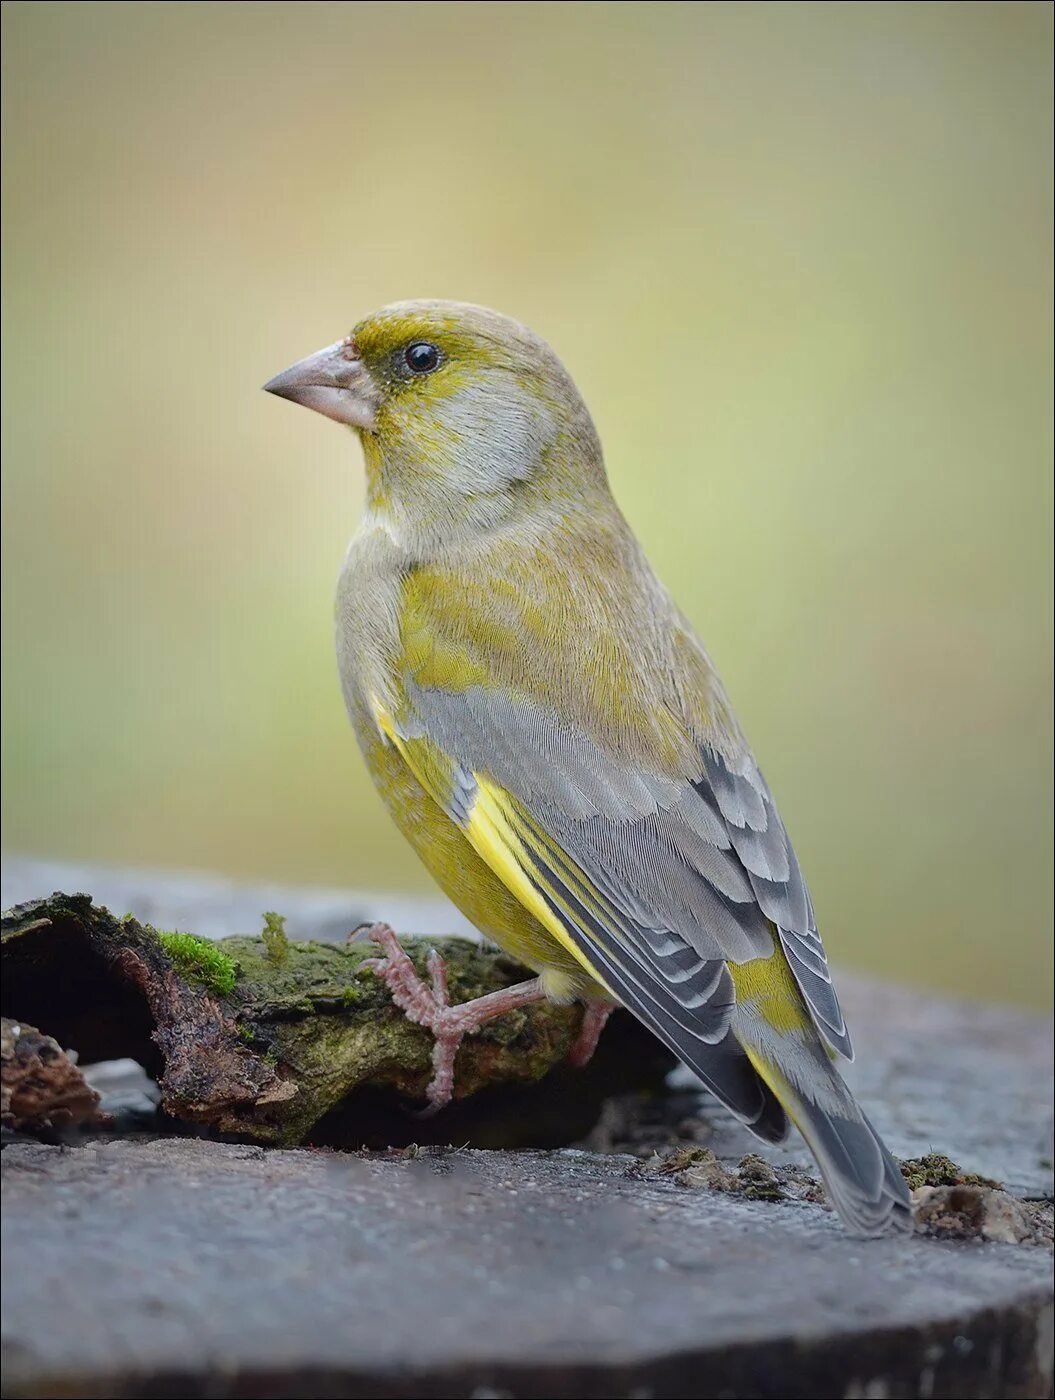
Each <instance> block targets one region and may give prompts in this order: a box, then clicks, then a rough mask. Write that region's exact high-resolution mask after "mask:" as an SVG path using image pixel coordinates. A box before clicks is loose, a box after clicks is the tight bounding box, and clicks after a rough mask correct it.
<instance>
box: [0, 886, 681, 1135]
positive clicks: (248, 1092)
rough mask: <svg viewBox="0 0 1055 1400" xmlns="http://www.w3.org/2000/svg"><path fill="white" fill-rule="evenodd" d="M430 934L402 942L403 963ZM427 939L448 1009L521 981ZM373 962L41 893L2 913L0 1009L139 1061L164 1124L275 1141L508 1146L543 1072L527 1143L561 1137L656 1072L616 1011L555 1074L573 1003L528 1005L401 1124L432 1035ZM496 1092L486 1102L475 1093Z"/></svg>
mask: <svg viewBox="0 0 1055 1400" xmlns="http://www.w3.org/2000/svg"><path fill="white" fill-rule="evenodd" d="M436 942H437V940H424V939H407V940H406V941H405V946H406V948H407V951H408V953H409V954H410V956H411V958H412V959H413V960H414V962H415V964H416V966H417V967H418V969H419V971H424V963H425V957H426V954H427V952H428V950H429V948H430V947H432V946H435V945H436ZM438 942H439V943H440V944H441V945H442V951H443V954H444V957H445V958H446V960H447V966H448V977H449V984H450V992H451V999H452V1001H454V1002H460V1001H467V1000H469V999H470V998H472V997H476V996H480V995H482V994H483V993H485V992H490V991H494V990H496V989H497V988H499V987H504V986H508V985H510V984H511V983H513V982H516V981H519V980H520V979H522V978H523V977H524V976H525V975H527V974H526V973H525V970H524V969H523V968H521V967H519V966H517V964H515V963H514V962H512V961H511V960H510V959H509V958H507V957H506V956H505V955H504V954H502V953H500V952H498V951H496V950H493V949H490V948H488V947H485V946H482V945H480V944H476V943H473V942H471V941H469V940H468V939H462V938H448V939H442V940H438ZM373 952H374V950H373V949H372V948H371V947H370V946H369V945H368V944H367V945H364V944H362V943H351V944H347V945H344V946H342V945H339V944H333V943H312V942H308V943H300V942H291V941H289V940H287V939H286V938H285V936H284V933H283V930H282V921H281V919H280V918H279V917H278V916H276V915H268V916H266V921H265V928H264V931H263V935H262V936H261V937H257V938H253V937H229V938H225V939H221V940H219V941H217V942H215V943H213V942H210V941H209V940H205V939H198V938H195V937H194V936H193V935H191V934H185V933H178V934H173V933H164V932H162V933H159V932H158V931H157V930H155V929H153V928H151V927H150V926H149V925H147V924H142V923H140V922H138V921H137V920H136V919H133V918H131V917H125V918H123V919H118V918H115V917H114V916H113V915H112V914H111V913H110V912H109V911H108V910H107V909H104V908H101V907H99V906H96V905H94V904H93V903H92V901H91V898H90V897H89V896H88V895H85V894H70V895H66V894H55V895H53V896H52V897H51V898H49V899H41V900H34V901H31V902H30V903H27V904H21V905H19V906H18V907H17V908H15V909H13V910H11V911H10V912H9V913H7V914H5V915H4V918H3V972H4V977H3V1010H4V1012H5V1014H8V1015H12V1016H18V1017H24V1018H26V1019H27V1020H32V1021H33V1023H34V1024H36V1025H39V1026H41V1027H42V1029H43V1030H44V1031H45V1032H46V1033H47V1034H49V1035H51V1036H54V1037H55V1038H56V1039H57V1040H58V1041H59V1042H60V1043H61V1044H63V1045H65V1046H69V1047H72V1048H74V1049H76V1050H77V1052H78V1054H79V1056H80V1058H81V1060H82V1062H90V1061H94V1060H103V1059H113V1058H117V1057H120V1056H129V1057H131V1058H132V1059H136V1060H138V1061H139V1062H140V1063H141V1064H142V1065H143V1066H144V1067H145V1068H146V1069H147V1071H148V1073H150V1074H152V1075H153V1076H154V1077H155V1078H156V1079H157V1080H158V1084H159V1087H160V1090H161V1107H162V1109H163V1111H164V1113H165V1114H167V1115H168V1116H169V1117H171V1118H173V1119H177V1120H180V1121H182V1122H184V1123H190V1124H197V1125H201V1126H203V1127H206V1128H208V1129H212V1130H214V1131H217V1132H220V1133H224V1134H233V1135H237V1136H238V1137H243V1138H250V1139H253V1140H254V1141H258V1142H271V1143H281V1144H293V1143H298V1142H304V1141H321V1142H330V1143H341V1144H348V1145H378V1143H379V1142H386V1143H387V1142H398V1141H399V1140H402V1141H404V1142H406V1141H419V1142H426V1141H455V1140H457V1139H458V1138H460V1137H461V1138H463V1140H472V1141H475V1142H481V1143H486V1142H489V1143H490V1144H491V1145H498V1143H501V1144H502V1145H512V1143H513V1142H515V1141H516V1132H515V1130H514V1129H512V1128H511V1127H510V1124H511V1123H514V1122H515V1120H516V1119H517V1118H518V1117H519V1116H520V1115H521V1113H522V1108H523V1105H522V1102H521V1100H520V1099H519V1098H518V1093H522V1092H523V1086H529V1085H533V1084H535V1083H536V1082H537V1081H539V1080H541V1079H542V1078H543V1077H546V1076H551V1080H550V1081H549V1082H548V1083H547V1095H546V1111H545V1114H544V1117H545V1118H546V1119H547V1121H546V1122H545V1123H543V1124H539V1123H538V1122H536V1123H535V1124H534V1126H533V1129H532V1133H531V1136H532V1138H533V1139H534V1140H535V1141H536V1142H537V1141H538V1140H539V1139H540V1138H541V1140H542V1141H543V1142H560V1141H569V1140H572V1139H573V1138H574V1137H575V1136H576V1135H578V1134H579V1133H581V1132H583V1131H586V1130H587V1129H588V1128H589V1126H590V1125H591V1123H592V1121H593V1119H594V1118H595V1117H596V1114H597V1112H598V1111H599V1109H600V1105H601V1102H602V1101H603V1098H604V1096H605V1093H606V1092H608V1091H609V1090H610V1089H611V1088H612V1086H613V1083H612V1076H613V1072H614V1074H615V1079H616V1082H617V1083H618V1084H619V1086H620V1087H623V1088H633V1087H639V1086H641V1085H643V1084H649V1083H651V1084H658V1083H659V1082H661V1080H662V1076H663V1074H664V1073H665V1071H666V1070H667V1068H668V1067H669V1065H670V1063H671V1061H670V1060H669V1058H668V1057H667V1056H666V1052H665V1051H663V1050H662V1049H661V1047H659V1046H658V1044H656V1042H654V1041H653V1040H652V1039H651V1037H648V1036H647V1034H646V1033H644V1032H642V1031H641V1030H640V1029H639V1028H637V1027H636V1023H634V1022H632V1021H631V1020H630V1018H629V1017H617V1018H613V1024H612V1027H610V1029H609V1031H607V1032H606V1036H605V1039H606V1040H607V1042H608V1045H607V1046H606V1047H605V1048H606V1051H607V1053H606V1054H602V1055H599V1057H598V1063H597V1065H596V1066H594V1067H592V1069H589V1070H587V1071H585V1072H576V1071H571V1070H568V1069H567V1068H566V1067H565V1066H564V1065H563V1062H564V1060H565V1057H566V1055H567V1051H568V1049H569V1047H570V1046H571V1044H572V1041H573V1039H574V1037H575V1035H576V1033H577V1031H578V1029H579V1025H580V1023H581V1016H582V1012H581V1009H580V1008H579V1007H578V1006H575V1005H569V1006H555V1005H551V1004H542V1005H539V1006H532V1007H529V1008H526V1009H524V1010H521V1011H516V1012H511V1013H509V1014H508V1015H505V1016H502V1017H500V1018H497V1019H496V1020H495V1021H493V1022H491V1023H490V1024H488V1025H487V1026H485V1027H484V1028H483V1029H482V1030H481V1031H480V1032H479V1033H478V1034H477V1035H474V1036H471V1037H469V1038H467V1040H466V1041H465V1043H464V1044H463V1046H462V1049H461V1050H460V1052H459V1055H458V1062H457V1072H456V1086H455V1095H456V1100H457V1101H456V1102H455V1103H454V1104H453V1105H451V1107H450V1108H448V1109H446V1110H444V1112H443V1113H442V1114H440V1115H438V1116H437V1118H436V1119H433V1120H422V1119H418V1118H411V1117H409V1116H408V1114H407V1113H406V1108H407V1107H409V1106H411V1105H414V1104H420V1103H421V1102H422V1101H423V1096H424V1090H425V1086H426V1084H427V1083H428V1081H429V1078H430V1076H431V1072H432V1068H431V1051H432V1038H431V1036H430V1034H429V1033H428V1032H427V1031H426V1030H424V1029H423V1028H421V1027H420V1026H417V1025H414V1024H412V1023H411V1022H409V1021H408V1020H407V1019H406V1018H405V1017H404V1016H403V1014H402V1012H401V1011H399V1010H398V1008H396V1007H395V1006H394V1005H393V1004H392V1001H391V999H390V997H389V994H388V990H387V988H386V987H385V985H384V983H383V982H382V981H381V980H380V979H379V978H377V977H375V976H373V974H372V973H371V972H370V971H369V970H368V969H364V968H363V967H362V963H363V961H364V959H365V958H367V957H369V956H371V955H372V953H373ZM554 1071H556V1073H554ZM517 1086H520V1088H519V1089H518V1087H517ZM499 1089H501V1090H502V1095H501V1102H496V1101H495V1099H494V1094H492V1095H491V1096H490V1097H489V1096H488V1095H487V1094H483V1095H482V1094H481V1091H484V1090H490V1091H497V1090H499ZM470 1100H473V1101H474V1104H473V1106H472V1107H471V1108H470V1107H469V1105H468V1101H470ZM484 1122H486V1123H489V1124H490V1127H484V1128H482V1127H481V1124H482V1123H484ZM511 1134H512V1136H510V1135H511Z"/></svg>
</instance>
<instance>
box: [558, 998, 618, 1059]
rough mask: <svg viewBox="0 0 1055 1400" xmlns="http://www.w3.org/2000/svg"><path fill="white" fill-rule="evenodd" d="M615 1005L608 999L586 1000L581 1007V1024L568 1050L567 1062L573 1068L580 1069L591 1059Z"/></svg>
mask: <svg viewBox="0 0 1055 1400" xmlns="http://www.w3.org/2000/svg"><path fill="white" fill-rule="evenodd" d="M614 1010H615V1007H614V1006H613V1005H612V1003H611V1002H610V1001H588V1002H587V1003H586V1005H585V1006H584V1007H583V1013H582V1025H581V1026H580V1028H579V1034H578V1035H577V1036H576V1038H575V1044H574V1045H573V1046H572V1047H571V1049H570V1050H569V1051H568V1063H569V1064H570V1065H572V1066H573V1067H574V1068H575V1069H582V1067H583V1066H584V1065H588V1064H589V1063H590V1061H591V1060H592V1059H593V1052H594V1051H595V1050H596V1049H597V1042H598V1041H599V1040H600V1038H601V1032H602V1031H603V1030H604V1028H605V1024H606V1022H607V1020H608V1018H609V1016H611V1014H612V1012H613V1011H614Z"/></svg>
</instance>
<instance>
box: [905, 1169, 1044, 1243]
mask: <svg viewBox="0 0 1055 1400" xmlns="http://www.w3.org/2000/svg"><path fill="white" fill-rule="evenodd" d="M912 1207H913V1216H914V1218H915V1222H916V1229H917V1230H918V1231H921V1232H922V1233H923V1234H926V1235H933V1236H934V1237H936V1238H938V1239H946V1240H948V1239H955V1240H988V1241H990V1242H991V1243H993V1244H1031V1245H1040V1246H1043V1247H1046V1248H1048V1249H1051V1247H1052V1207H1051V1202H1050V1201H1049V1202H1043V1201H1017V1200H1016V1199H1015V1197H1014V1196H1010V1195H1008V1193H1007V1192H1006V1191H1001V1190H997V1189H994V1188H993V1187H991V1186H977V1185H973V1184H964V1183H960V1184H958V1185H955V1186H919V1187H917V1188H916V1189H915V1190H914V1191H913V1193H912Z"/></svg>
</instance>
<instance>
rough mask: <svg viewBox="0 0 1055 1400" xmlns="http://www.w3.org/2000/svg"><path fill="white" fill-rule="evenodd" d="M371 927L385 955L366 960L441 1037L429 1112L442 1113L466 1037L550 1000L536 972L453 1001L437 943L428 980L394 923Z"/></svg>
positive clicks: (413, 1015)
mask: <svg viewBox="0 0 1055 1400" xmlns="http://www.w3.org/2000/svg"><path fill="white" fill-rule="evenodd" d="M365 932H366V934H367V937H368V938H370V940H371V941H372V942H373V943H375V944H376V945H377V947H378V949H379V950H380V951H381V953H382V954H383V956H382V957H380V958H368V959H367V960H366V961H365V962H363V963H362V964H361V966H363V967H368V968H370V969H371V971H372V972H374V974H375V975H376V976H378V977H380V978H382V979H383V980H384V982H385V983H386V984H387V986H388V990H389V992H390V993H391V996H392V1000H393V1001H394V1002H395V1004H396V1005H397V1006H398V1007H399V1008H400V1010H401V1011H402V1012H403V1014H404V1015H405V1016H406V1018H407V1020H408V1021H414V1022H415V1023H416V1024H417V1025H419V1026H425V1027H426V1028H427V1029H428V1030H430V1031H431V1032H432V1034H433V1036H434V1038H435V1041H434V1044H433V1047H432V1080H431V1082H430V1084H429V1087H428V1088H427V1089H426V1090H425V1097H426V1099H428V1103H429V1106H428V1108H427V1110H426V1112H427V1113H430V1114H431V1113H436V1112H438V1110H439V1109H441V1108H443V1107H444V1106H445V1105H446V1104H448V1103H450V1100H451V1095H452V1093H453V1091H454V1059H455V1056H456V1055H457V1053H458V1047H459V1046H460V1045H461V1043H462V1041H463V1040H464V1039H465V1037H466V1036H467V1035H475V1033H476V1032H477V1031H478V1030H479V1029H480V1027H481V1026H483V1025H486V1024H487V1022H488V1021H492V1020H494V1018H495V1017H496V1016H503V1015H505V1013H506V1012H507V1011H517V1010H519V1009H520V1007H522V1006H531V1005H532V1003H534V1002H538V1001H545V1000H546V994H545V992H544V991H543V990H542V986H541V983H540V982H539V979H538V978H537V977H532V978H531V979H530V981H528V982H518V983H516V985H515V986H512V987H503V988H502V989H501V990H500V991H497V992H488V993H487V994H486V995H485V996H482V997H475V998H474V999H473V1000H472V1001H463V1002H461V1003H460V1004H459V1005H458V1006H451V1004H450V1001H449V1000H448V995H447V965H446V963H445V962H444V960H443V957H442V955H441V954H440V953H438V952H437V951H436V949H435V948H432V949H430V951H429V955H428V960H427V965H428V970H429V981H428V982H425V981H423V980H422V978H420V977H419V976H418V974H417V971H416V969H415V967H414V964H413V963H412V962H411V960H410V958H408V957H407V955H406V953H405V952H404V950H403V946H402V944H401V943H400V941H399V938H398V936H397V935H396V933H395V932H394V931H393V930H392V929H391V928H390V927H389V925H388V924H372V925H371V926H370V928H369V929H367V930H365ZM599 1033H600V1032H599V1031H598V1034H599Z"/></svg>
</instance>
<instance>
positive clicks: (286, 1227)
mask: <svg viewBox="0 0 1055 1400" xmlns="http://www.w3.org/2000/svg"><path fill="white" fill-rule="evenodd" d="M3 1190H4V1230H5V1241H4V1251H3V1269H4V1275H3V1281H4V1307H5V1321H4V1336H5V1350H6V1357H5V1393H6V1394H8V1395H12V1396H14V1395H59V1394H62V1395H85V1396H87V1395H92V1396H102V1395H107V1396H110V1395H113V1396H125V1395H129V1396H130V1395H142V1396H155V1395H177V1394H187V1395H209V1396H227V1395H273V1396H278V1395H288V1396H302V1395H303V1396H307V1395H354V1396H366V1395H415V1396H417V1395H430V1396H432V1395H454V1396H461V1395H465V1396H473V1395H474V1396H481V1397H482V1396H495V1395H518V1396H519V1395H539V1396H557V1395H567V1396H576V1395H579V1396H587V1395H589V1396H600V1395H617V1396H631V1395H637V1396H648V1395H668V1396H690V1395H694V1396H695V1395H698V1396H712V1395H713V1396H718V1395H729V1396H736V1395H764V1396H785V1397H792V1396H806V1395H811V1396H827V1395H848V1396H892V1395H947V1396H951V1395H959V1396H975V1395H987V1396H996V1395H1042V1394H1044V1393H1045V1390H1044V1387H1045V1386H1046V1385H1047V1384H1049V1383H1050V1359H1046V1355H1047V1354H1046V1353H1045V1350H1044V1348H1045V1345H1046V1341H1045V1338H1046V1336H1047V1332H1046V1328H1047V1327H1049V1326H1050V1314H1049V1316H1048V1317H1047V1319H1046V1318H1045V1309H1046V1308H1047V1309H1049V1310H1050V1259H1049V1257H1048V1256H1047V1255H1046V1254H1045V1253H1044V1252H1042V1251H1040V1250H1037V1249H1028V1248H1016V1247H1012V1246H999V1245H990V1246H986V1247H971V1246H963V1245H956V1244H947V1243H940V1242H934V1241H930V1240H925V1239H922V1238H914V1239H908V1240H906V1239H896V1240H886V1241H879V1242H871V1243H868V1244H861V1243H858V1242H855V1241H853V1240H851V1239H848V1238H847V1236H846V1235H845V1234H844V1233H843V1232H842V1231H841V1229H840V1228H839V1226H838V1224H837V1223H836V1221H835V1220H834V1219H833V1217H832V1216H831V1215H830V1214H829V1213H827V1212H826V1211H825V1210H823V1209H822V1208H821V1207H819V1206H813V1205H806V1204H801V1203H792V1202H786V1203H780V1204H775V1205H765V1206H763V1205H762V1204H761V1203H758V1202H750V1201H744V1200H741V1199H738V1198H735V1197H730V1196H722V1195H714V1194H711V1193H710V1192H707V1191H698V1190H689V1189H686V1188H684V1187H679V1186H677V1185H676V1184H674V1183H673V1182H669V1181H661V1180H643V1179H641V1178H640V1177H639V1176H638V1175H637V1164H636V1163H635V1162H634V1160H633V1159H631V1158H627V1157H618V1156H616V1157H602V1156H596V1155H592V1154H585V1153H579V1152H574V1151H567V1150H565V1151H562V1152H554V1153H530V1152H524V1153H516V1154H506V1153H488V1152H471V1151H469V1152H457V1151H452V1152H443V1153H440V1154H438V1155H427V1156H424V1157H421V1158H417V1159H409V1160H408V1159H401V1160H393V1159H390V1158H389V1159H386V1158H378V1157H373V1158H369V1159H364V1158H360V1157H356V1156H352V1155H348V1154H344V1155H341V1154H335V1153H330V1152H325V1151H317V1152H307V1151H303V1150H297V1151H279V1150H275V1149H263V1148H257V1147H235V1146H226V1145H221V1144H215V1143H205V1142H195V1141H188V1140H169V1141H166V1142H147V1143H137V1142H112V1143H106V1144H98V1145H93V1146H85V1147H79V1148H76V1149H72V1150H68V1149H64V1148H61V1147H54V1146H43V1145H38V1144H17V1145H15V1146H12V1147H9V1148H8V1149H7V1150H6V1152H5V1153H4V1161H3Z"/></svg>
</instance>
